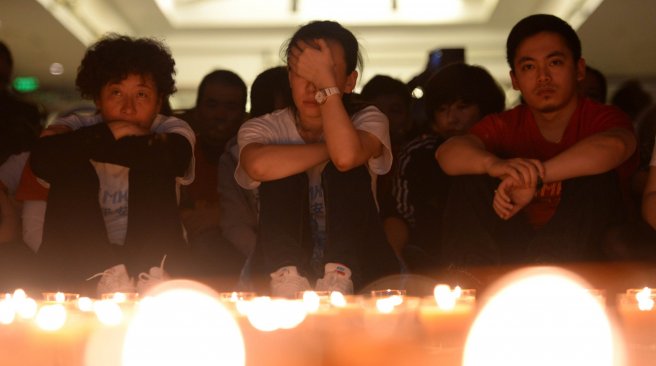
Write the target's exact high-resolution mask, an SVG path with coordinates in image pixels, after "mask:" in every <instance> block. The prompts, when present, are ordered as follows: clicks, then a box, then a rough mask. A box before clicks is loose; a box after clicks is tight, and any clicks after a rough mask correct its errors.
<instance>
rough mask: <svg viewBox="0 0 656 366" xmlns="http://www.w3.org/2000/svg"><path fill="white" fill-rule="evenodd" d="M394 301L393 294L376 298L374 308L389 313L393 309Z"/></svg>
mask: <svg viewBox="0 0 656 366" xmlns="http://www.w3.org/2000/svg"><path fill="white" fill-rule="evenodd" d="M396 303H397V301H395V299H394V296H392V297H387V298H384V299H377V300H376V309H378V311H379V312H380V313H383V314H390V313H392V312H393V311H394V307H395V306H396V305H397V304H396Z"/></svg>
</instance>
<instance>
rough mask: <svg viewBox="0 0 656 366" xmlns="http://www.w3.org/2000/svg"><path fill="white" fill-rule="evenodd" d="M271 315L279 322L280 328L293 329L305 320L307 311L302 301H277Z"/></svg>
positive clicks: (274, 301)
mask: <svg viewBox="0 0 656 366" xmlns="http://www.w3.org/2000/svg"><path fill="white" fill-rule="evenodd" d="M271 315H273V316H274V318H275V319H277V320H278V328H280V329H292V328H295V327H296V326H298V325H299V324H301V323H302V322H303V320H305V316H306V315H307V311H306V310H305V306H304V304H303V302H302V301H298V300H286V299H275V300H273V311H272V314H271Z"/></svg>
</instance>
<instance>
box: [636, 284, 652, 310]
mask: <svg viewBox="0 0 656 366" xmlns="http://www.w3.org/2000/svg"><path fill="white" fill-rule="evenodd" d="M635 296H636V300H638V309H640V310H641V311H651V310H652V309H653V308H654V299H652V296H651V289H650V288H649V287H645V288H643V289H642V290H640V292H638V293H637V294H636V295H635Z"/></svg>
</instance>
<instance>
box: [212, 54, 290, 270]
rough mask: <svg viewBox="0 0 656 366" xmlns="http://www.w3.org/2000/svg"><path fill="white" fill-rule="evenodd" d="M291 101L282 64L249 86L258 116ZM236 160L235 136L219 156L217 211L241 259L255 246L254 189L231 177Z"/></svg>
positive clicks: (255, 195) (224, 232) (255, 202)
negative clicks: (241, 185)
mask: <svg viewBox="0 0 656 366" xmlns="http://www.w3.org/2000/svg"><path fill="white" fill-rule="evenodd" d="M291 104H292V96H291V89H290V88H289V79H288V75H287V67H286V66H278V67H272V68H270V69H267V70H265V71H263V72H261V73H260V74H259V75H258V76H257V77H256V78H255V80H254V81H253V85H252V86H251V111H250V116H251V117H253V118H255V117H261V116H264V115H265V114H268V113H271V112H273V111H276V110H279V109H283V108H287V107H289V106H290V105H291ZM238 161H239V145H238V144H237V137H236V136H235V137H233V138H232V139H230V140H229V141H228V143H227V144H226V149H225V151H224V152H223V154H221V159H219V209H220V210H219V211H220V213H221V222H220V225H221V233H222V235H223V238H224V239H225V240H226V241H227V242H229V243H230V245H231V246H232V247H234V248H236V249H238V250H239V252H240V253H241V254H242V255H243V256H244V258H247V257H249V256H250V255H251V254H252V253H253V250H254V249H255V242H256V238H257V216H258V211H259V207H258V200H259V198H258V194H257V189H244V188H242V187H240V186H239V184H238V183H237V181H236V180H235V177H234V172H235V169H236V168H237V163H238Z"/></svg>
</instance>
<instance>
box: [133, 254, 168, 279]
mask: <svg viewBox="0 0 656 366" xmlns="http://www.w3.org/2000/svg"><path fill="white" fill-rule="evenodd" d="M165 261H166V254H164V258H162V262H161V263H160V264H159V268H158V267H153V268H151V271H152V269H155V268H156V269H159V270H160V273H162V274H163V273H164V262H165ZM151 271H148V272H141V273H139V279H140V280H141V281H144V282H146V283H148V282H150V280H151V279H155V280H161V279H162V276H161V275H159V276H153V275H151V274H150V272H151Z"/></svg>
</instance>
